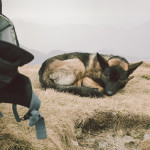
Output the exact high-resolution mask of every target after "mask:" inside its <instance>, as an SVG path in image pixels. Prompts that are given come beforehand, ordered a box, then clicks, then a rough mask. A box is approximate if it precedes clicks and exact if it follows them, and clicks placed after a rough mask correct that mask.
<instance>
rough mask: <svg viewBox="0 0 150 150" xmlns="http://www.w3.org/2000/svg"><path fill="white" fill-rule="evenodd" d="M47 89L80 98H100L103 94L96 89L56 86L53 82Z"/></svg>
mask: <svg viewBox="0 0 150 150" xmlns="http://www.w3.org/2000/svg"><path fill="white" fill-rule="evenodd" d="M49 88H53V89H55V90H56V91H59V92H67V93H72V94H74V95H79V96H81V97H102V96H103V93H102V92H100V91H98V90H97V89H96V88H95V89H94V88H88V87H78V86H72V85H65V86H64V85H57V84H55V83H54V82H53V81H52V82H51V85H50V87H49Z"/></svg>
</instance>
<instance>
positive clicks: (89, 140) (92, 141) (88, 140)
mask: <svg viewBox="0 0 150 150" xmlns="http://www.w3.org/2000/svg"><path fill="white" fill-rule="evenodd" d="M87 142H89V143H94V142H95V139H87Z"/></svg>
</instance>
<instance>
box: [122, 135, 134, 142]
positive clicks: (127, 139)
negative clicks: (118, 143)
mask: <svg viewBox="0 0 150 150" xmlns="http://www.w3.org/2000/svg"><path fill="white" fill-rule="evenodd" d="M123 141H124V143H129V142H133V141H134V138H133V137H131V136H128V135H125V136H124V137H123Z"/></svg>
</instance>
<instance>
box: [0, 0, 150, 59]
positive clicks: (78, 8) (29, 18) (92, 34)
mask: <svg viewBox="0 0 150 150" xmlns="http://www.w3.org/2000/svg"><path fill="white" fill-rule="evenodd" d="M2 2H3V14H4V15H6V16H7V17H8V18H10V19H11V20H12V21H13V22H14V24H15V27H16V31H17V34H18V38H19V42H20V43H21V45H24V46H26V47H28V48H31V49H35V50H38V51H43V52H49V51H52V50H54V49H59V50H71V51H77V50H78V51H89V52H92V51H99V50H101V49H103V50H106V52H107V51H108V52H111V53H118V54H123V55H124V54H126V55H132V56H134V55H135V53H136V54H137V55H138V56H141V55H143V56H145V55H146V57H147V55H149V56H150V53H149V51H150V44H149V43H150V42H149V39H150V0H2ZM137 51H138V52H137ZM148 53H149V54H148Z"/></svg>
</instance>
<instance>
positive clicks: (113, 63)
mask: <svg viewBox="0 0 150 150" xmlns="http://www.w3.org/2000/svg"><path fill="white" fill-rule="evenodd" d="M108 64H109V66H110V67H111V66H116V65H119V66H120V67H122V68H123V69H124V70H125V71H128V64H127V63H125V62H123V61H121V60H120V59H118V58H113V59H110V60H109V61H108Z"/></svg>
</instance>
